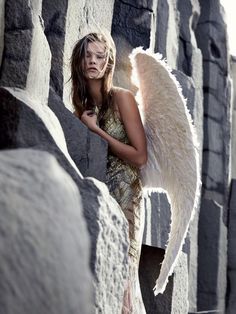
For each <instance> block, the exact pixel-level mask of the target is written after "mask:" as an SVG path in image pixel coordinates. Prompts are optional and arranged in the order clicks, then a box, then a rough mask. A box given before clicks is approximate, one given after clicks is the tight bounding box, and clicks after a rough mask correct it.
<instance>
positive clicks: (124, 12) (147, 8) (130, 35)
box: [111, 0, 154, 90]
mask: <svg viewBox="0 0 236 314" xmlns="http://www.w3.org/2000/svg"><path fill="white" fill-rule="evenodd" d="M153 2H154V1H152V0H149V1H145V2H144V3H143V2H142V1H138V2H137V1H134V0H129V1H125V2H124V1H120V0H116V1H115V4H114V12H113V20H112V31H111V32H112V37H113V39H114V41H115V44H116V47H117V58H116V60H117V65H116V72H115V84H116V85H118V86H122V87H125V88H129V89H132V90H134V87H133V86H132V84H131V82H130V74H131V64H130V62H129V59H128V55H129V54H130V53H131V51H132V49H133V48H134V47H139V46H143V47H144V48H145V49H147V48H149V46H150V36H151V29H152V16H153Z"/></svg>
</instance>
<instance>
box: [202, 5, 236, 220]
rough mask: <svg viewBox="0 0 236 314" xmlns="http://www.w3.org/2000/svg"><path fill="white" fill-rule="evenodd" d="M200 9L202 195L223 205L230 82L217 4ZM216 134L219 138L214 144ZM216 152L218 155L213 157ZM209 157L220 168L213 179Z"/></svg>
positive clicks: (228, 128) (220, 14)
mask: <svg viewBox="0 0 236 314" xmlns="http://www.w3.org/2000/svg"><path fill="white" fill-rule="evenodd" d="M200 5H201V12H202V13H201V15H200V18H199V22H198V25H197V29H196V37H197V42H198V46H199V48H200V49H201V51H202V54H203V60H204V62H203V70H204V71H203V77H204V116H205V118H204V139H205V144H204V151H203V175H204V178H205V179H204V182H203V184H204V185H203V186H204V195H205V197H206V198H212V199H216V201H217V202H219V203H220V204H222V205H225V204H226V203H227V198H228V177H229V152H230V124H229V121H230V110H231V109H230V81H229V78H228V77H227V75H228V73H229V67H228V50H227V40H226V29H225V22H224V19H223V16H222V12H221V7H220V4H219V1H210V2H209V3H206V2H205V1H200ZM213 107H214V108H215V110H214V115H215V116H214V121H212V120H211V116H212V114H211V112H212V111H213V109H211V108H213ZM222 110H223V114H222ZM208 113H209V114H210V116H208ZM217 113H218V115H217V116H216V114H217ZM216 131H217V134H218V135H219V136H218V140H217V141H216ZM213 139H214V141H213ZM219 150H221V154H219V155H214V153H217V152H218V151H219ZM212 156H214V158H215V159H216V158H218V161H217V164H221V167H220V169H222V170H221V171H220V173H218V175H217V178H216V174H215V168H214V169H213V168H210V167H211V166H210V165H211V158H212ZM217 156H218V157H217ZM214 162H216V161H214ZM212 179H213V181H214V182H216V187H214V189H212V184H211V182H212ZM209 183H210V184H209ZM217 194H218V195H217ZM224 208H225V207H224ZM225 210H226V208H225ZM226 216H227V213H226V212H224V217H226Z"/></svg>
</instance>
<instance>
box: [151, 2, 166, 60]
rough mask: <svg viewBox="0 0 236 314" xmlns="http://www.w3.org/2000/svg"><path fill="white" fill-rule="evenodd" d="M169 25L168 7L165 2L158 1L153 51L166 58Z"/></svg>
mask: <svg viewBox="0 0 236 314" xmlns="http://www.w3.org/2000/svg"><path fill="white" fill-rule="evenodd" d="M168 23H169V5H168V2H167V1H166V0H158V4H157V19H156V24H157V25H156V44H155V49H154V50H155V51H156V52H159V53H161V54H162V55H163V57H164V58H166V36H167V31H166V30H167V27H168Z"/></svg>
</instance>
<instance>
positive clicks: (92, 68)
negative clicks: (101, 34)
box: [83, 41, 108, 79]
mask: <svg viewBox="0 0 236 314" xmlns="http://www.w3.org/2000/svg"><path fill="white" fill-rule="evenodd" d="M107 63H108V57H107V53H106V48H105V44H103V43H101V42H99V41H94V42H89V43H88V45H87V49H86V51H85V56H84V62H83V72H84V76H85V78H86V79H101V78H103V76H104V73H105V71H106V68H107Z"/></svg>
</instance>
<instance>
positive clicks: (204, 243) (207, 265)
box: [198, 198, 227, 313]
mask: <svg viewBox="0 0 236 314" xmlns="http://www.w3.org/2000/svg"><path fill="white" fill-rule="evenodd" d="M198 245H199V255H198V310H199V311H210V310H218V311H220V312H222V313H223V312H224V309H225V293H226V262H227V229H226V227H225V225H224V222H223V208H222V206H220V205H219V204H217V203H216V202H215V201H214V200H207V199H204V198H203V199H202V203H201V211H200V217H199V232H198Z"/></svg>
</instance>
